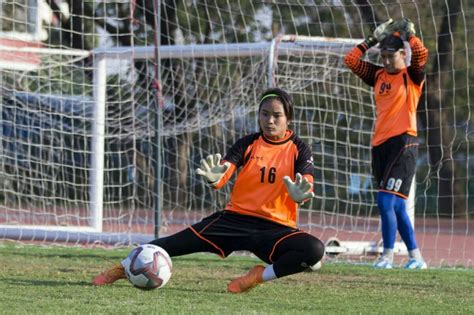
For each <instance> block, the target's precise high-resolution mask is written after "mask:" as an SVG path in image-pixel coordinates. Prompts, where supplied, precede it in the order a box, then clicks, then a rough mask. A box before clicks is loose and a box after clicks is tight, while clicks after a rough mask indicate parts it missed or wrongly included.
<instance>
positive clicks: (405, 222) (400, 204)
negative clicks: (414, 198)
mask: <svg viewBox="0 0 474 315" xmlns="http://www.w3.org/2000/svg"><path fill="white" fill-rule="evenodd" d="M395 199H396V201H395V214H396V216H397V222H398V232H400V236H401V237H402V240H403V242H404V243H405V245H406V246H407V249H408V250H409V251H410V250H413V249H415V248H417V245H416V240H415V231H414V229H413V226H412V224H411V221H410V218H409V217H408V213H407V206H406V200H405V199H403V198H401V197H398V196H395Z"/></svg>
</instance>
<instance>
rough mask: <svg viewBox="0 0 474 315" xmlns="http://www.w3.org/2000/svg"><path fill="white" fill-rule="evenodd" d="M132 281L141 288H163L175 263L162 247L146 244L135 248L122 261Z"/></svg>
mask: <svg viewBox="0 0 474 315" xmlns="http://www.w3.org/2000/svg"><path fill="white" fill-rule="evenodd" d="M122 266H123V267H124V268H125V274H126V275H127V278H128V280H129V281H130V283H131V284H132V285H133V286H134V287H136V288H139V289H143V290H152V289H156V288H162V287H163V286H164V285H165V284H166V283H167V282H168V280H169V279H170V278H171V273H172V271H173V264H172V262H171V258H170V256H169V255H168V253H167V252H166V251H165V250H164V249H163V248H161V247H159V246H156V245H152V244H144V245H140V246H138V247H137V248H134V249H133V250H132V251H131V252H130V254H128V256H127V258H125V259H124V260H123V261H122Z"/></svg>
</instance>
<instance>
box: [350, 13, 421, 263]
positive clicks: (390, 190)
mask: <svg viewBox="0 0 474 315" xmlns="http://www.w3.org/2000/svg"><path fill="white" fill-rule="evenodd" d="M415 34H416V32H415V26H414V24H413V23H412V22H411V21H410V20H408V19H402V20H400V21H393V20H392V19H389V20H388V21H387V22H385V23H383V24H381V25H379V26H378V27H377V28H376V29H375V31H374V33H373V36H369V37H368V38H367V39H366V40H365V41H364V42H362V43H360V44H359V45H357V46H356V47H354V48H353V49H352V50H351V51H350V52H349V53H348V54H347V55H346V56H345V60H344V62H345V64H346V65H347V66H348V67H349V68H350V69H351V70H352V72H354V73H355V74H356V75H357V76H359V77H360V78H361V79H362V80H363V81H364V82H365V83H366V84H368V85H369V86H371V87H373V90H374V98H375V106H376V116H377V118H376V121H375V131H374V134H373V137H372V170H373V173H374V177H375V180H376V181H377V184H378V193H377V205H378V208H379V210H380V216H381V221H382V239H383V246H384V249H383V253H382V255H381V257H380V258H379V259H378V260H377V261H376V262H375V264H374V267H375V268H381V269H391V268H393V254H394V252H393V249H394V245H395V240H396V235H397V228H398V231H399V233H400V236H401V238H402V240H403V241H404V243H405V244H406V246H407V249H408V254H409V260H408V262H407V264H406V265H405V268H407V269H426V268H427V265H426V263H425V261H424V260H423V257H422V255H421V253H420V250H419V248H418V246H417V244H416V240H415V232H414V228H413V226H412V223H411V221H410V219H409V217H408V214H407V211H406V199H407V198H408V194H409V192H410V186H411V184H412V181H413V177H414V174H415V166H416V158H417V154H418V142H417V128H416V108H417V106H418V101H419V99H420V96H421V93H422V87H423V83H424V81H425V72H424V68H425V64H426V61H427V59H428V50H427V49H426V48H425V46H424V45H423V43H422V42H421V40H420V39H419V38H418V37H416V35H415ZM404 42H408V45H409V46H410V49H411V60H410V61H409V64H408V66H407V61H406V57H407V52H406V50H405V46H404ZM377 43H379V48H380V58H381V61H382V64H383V67H381V66H378V65H374V64H372V63H370V62H366V61H363V60H361V58H362V57H363V56H364V54H365V52H366V51H367V50H368V49H369V48H370V47H372V46H374V45H376V44H377Z"/></svg>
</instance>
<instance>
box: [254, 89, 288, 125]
mask: <svg viewBox="0 0 474 315" xmlns="http://www.w3.org/2000/svg"><path fill="white" fill-rule="evenodd" d="M273 99H277V100H279V101H280V102H281V103H282V104H283V110H284V111H285V116H286V118H287V119H288V120H292V119H293V99H292V98H291V96H290V95H289V94H288V93H287V92H285V91H283V90H282V89H279V88H271V89H268V90H266V91H265V92H263V94H262V96H261V97H260V104H259V105H258V112H259V113H260V109H261V108H262V105H263V104H265V103H266V102H268V101H270V100H273Z"/></svg>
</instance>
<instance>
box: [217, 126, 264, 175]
mask: <svg viewBox="0 0 474 315" xmlns="http://www.w3.org/2000/svg"><path fill="white" fill-rule="evenodd" d="M259 135H260V133H255V134H251V135H248V136H245V137H243V138H240V139H239V140H237V142H235V143H234V145H232V147H231V148H230V150H229V151H228V152H227V154H226V155H225V157H224V160H226V161H229V162H230V163H232V164H234V165H235V166H236V167H237V168H239V167H241V166H242V165H244V164H245V162H247V160H248V157H246V156H244V154H245V151H246V150H247V148H248V147H249V146H250V145H251V144H252V143H254V142H255V141H256V140H257V139H258V137H259Z"/></svg>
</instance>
